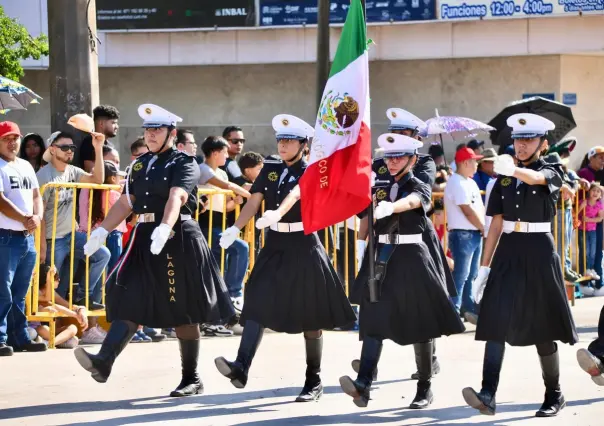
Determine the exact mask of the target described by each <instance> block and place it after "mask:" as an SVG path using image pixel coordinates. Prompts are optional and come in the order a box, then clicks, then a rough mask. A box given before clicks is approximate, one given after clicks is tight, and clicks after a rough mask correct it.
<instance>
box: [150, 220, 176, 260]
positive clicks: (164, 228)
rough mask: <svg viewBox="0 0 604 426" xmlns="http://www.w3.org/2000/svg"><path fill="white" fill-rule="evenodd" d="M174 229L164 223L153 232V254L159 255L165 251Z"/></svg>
mask: <svg viewBox="0 0 604 426" xmlns="http://www.w3.org/2000/svg"><path fill="white" fill-rule="evenodd" d="M171 232H172V228H171V227H170V226H169V225H166V224H165V223H162V224H161V225H159V226H158V227H157V228H155V229H154V230H153V233H152V234H151V253H153V254H159V253H161V251H162V250H163V248H164V246H165V245H166V242H167V241H168V239H169V238H170V233H171Z"/></svg>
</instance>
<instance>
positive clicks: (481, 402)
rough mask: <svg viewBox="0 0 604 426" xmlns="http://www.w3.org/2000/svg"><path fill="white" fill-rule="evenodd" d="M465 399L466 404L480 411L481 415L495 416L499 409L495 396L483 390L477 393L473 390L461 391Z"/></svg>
mask: <svg viewBox="0 0 604 426" xmlns="http://www.w3.org/2000/svg"><path fill="white" fill-rule="evenodd" d="M461 393H462V395H463V399H465V401H466V404H468V405H469V406H470V407H472V408H474V409H476V410H478V411H480V414H485V415H487V416H494V415H495V411H496V409H497V402H496V401H495V395H491V394H490V393H489V392H487V391H485V390H482V391H480V392H478V393H477V392H476V391H475V390H474V389H472V388H465V389H464V390H462V391H461Z"/></svg>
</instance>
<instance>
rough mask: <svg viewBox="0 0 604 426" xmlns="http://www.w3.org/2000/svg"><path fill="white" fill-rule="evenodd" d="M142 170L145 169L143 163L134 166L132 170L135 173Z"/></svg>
mask: <svg viewBox="0 0 604 426" xmlns="http://www.w3.org/2000/svg"><path fill="white" fill-rule="evenodd" d="M142 168H143V163H141V162H138V163H136V164H135V165H134V166H132V170H134V171H135V172H138V171H140V170H141V169H142Z"/></svg>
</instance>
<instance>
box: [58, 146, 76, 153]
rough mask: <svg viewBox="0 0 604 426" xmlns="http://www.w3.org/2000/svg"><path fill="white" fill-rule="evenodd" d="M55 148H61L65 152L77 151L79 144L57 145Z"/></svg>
mask: <svg viewBox="0 0 604 426" xmlns="http://www.w3.org/2000/svg"><path fill="white" fill-rule="evenodd" d="M55 148H59V149H60V150H61V151H63V152H67V151H71V152H75V151H76V148H77V145H55Z"/></svg>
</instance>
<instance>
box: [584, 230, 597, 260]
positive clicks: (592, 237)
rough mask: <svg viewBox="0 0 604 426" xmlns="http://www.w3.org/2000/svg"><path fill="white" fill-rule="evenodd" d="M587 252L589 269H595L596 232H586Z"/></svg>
mask: <svg viewBox="0 0 604 426" xmlns="http://www.w3.org/2000/svg"><path fill="white" fill-rule="evenodd" d="M585 251H586V253H587V269H594V261H595V259H596V231H585Z"/></svg>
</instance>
